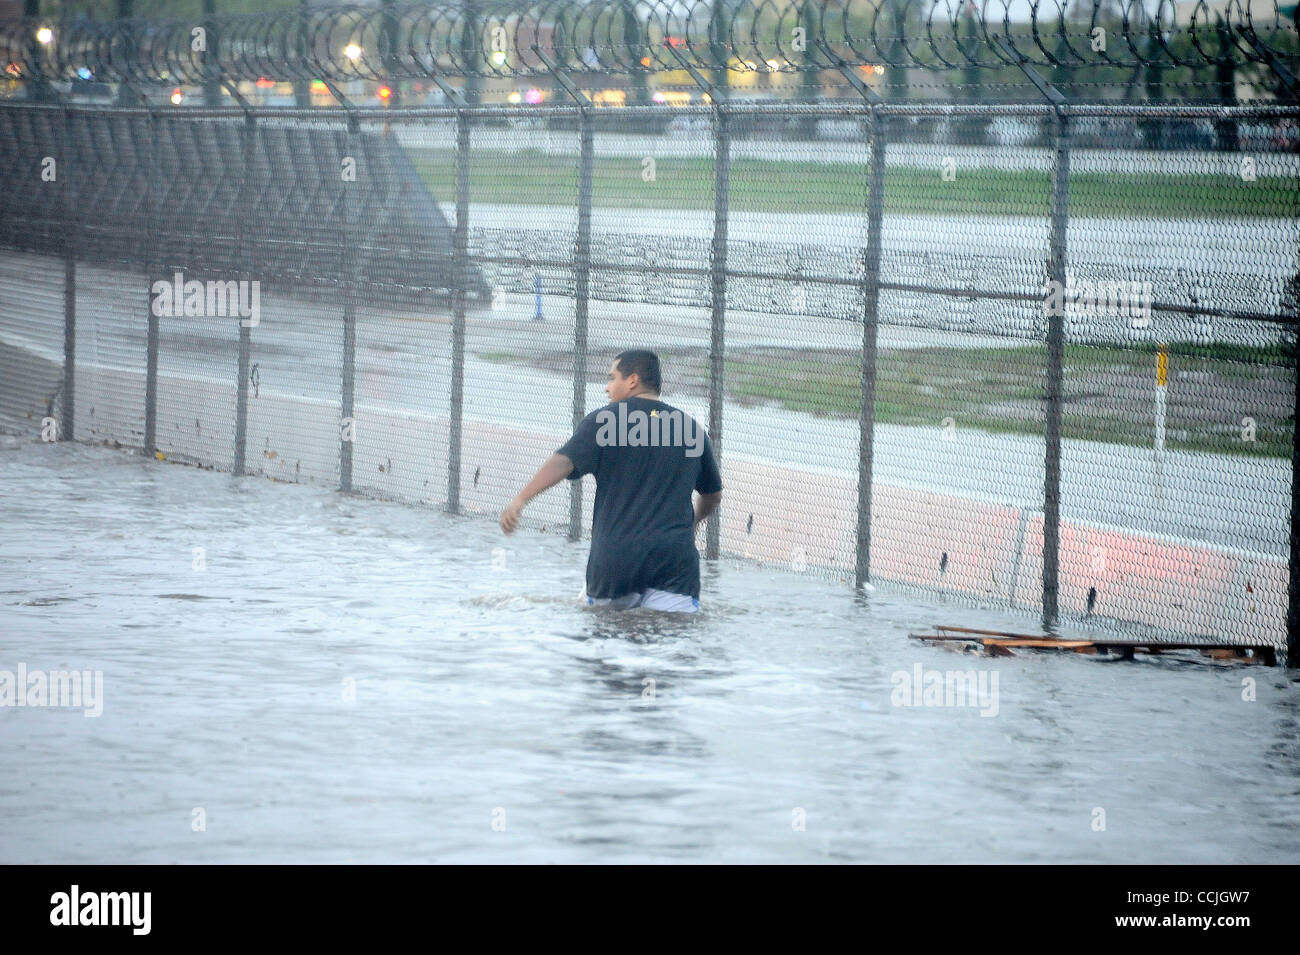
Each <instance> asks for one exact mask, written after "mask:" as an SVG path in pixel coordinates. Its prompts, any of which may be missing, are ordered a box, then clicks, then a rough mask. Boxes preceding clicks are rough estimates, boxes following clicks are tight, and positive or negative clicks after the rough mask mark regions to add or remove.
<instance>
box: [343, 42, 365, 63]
mask: <svg viewBox="0 0 1300 955" xmlns="http://www.w3.org/2000/svg"><path fill="white" fill-rule="evenodd" d="M343 55H344V56H346V57H347V58H348V59H349V60H352V61H353V62H354V63H355V62H356V61H357V60H359V59H361V47H359V46H357V45H356V44H355V43H349V44H348V45H347V46H345V47H344V48H343Z"/></svg>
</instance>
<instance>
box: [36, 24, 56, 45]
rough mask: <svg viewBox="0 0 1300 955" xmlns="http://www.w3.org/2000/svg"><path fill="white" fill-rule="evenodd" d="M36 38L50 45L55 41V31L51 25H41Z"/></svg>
mask: <svg viewBox="0 0 1300 955" xmlns="http://www.w3.org/2000/svg"><path fill="white" fill-rule="evenodd" d="M36 39H37V40H39V41H40V42H41V43H44V44H45V45H46V46H49V45H50V43H52V42H53V41H54V31H53V30H51V29H50V28H49V27H41V28H40V29H39V30H37V31H36Z"/></svg>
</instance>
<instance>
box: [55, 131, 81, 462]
mask: <svg viewBox="0 0 1300 955" xmlns="http://www.w3.org/2000/svg"><path fill="white" fill-rule="evenodd" d="M72 124H73V120H72V113H71V112H68V111H66V110H65V111H64V113H63V155H62V157H60V160H61V162H62V163H63V191H62V195H63V200H64V205H63V208H64V223H63V224H64V230H65V231H64V238H63V242H64V246H63V389H62V390H63V404H62V420H61V421H60V422H59V425H58V428H59V431H58V437H59V440H61V441H71V440H73V431H72V429H73V427H74V426H75V424H76V398H77V258H76V240H77V238H76V218H77V208H78V206H77V200H76V196H74V195H72V189H73V180H72V177H71V175H70V174H71V173H72V171H73V169H74V168H75V167H76V163H74V162H73V161H72V142H73V136H72Z"/></svg>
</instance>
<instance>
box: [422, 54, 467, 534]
mask: <svg viewBox="0 0 1300 955" xmlns="http://www.w3.org/2000/svg"><path fill="white" fill-rule="evenodd" d="M430 77H431V79H432V80H433V81H434V82H435V83H437V84H438V88H439V89H441V90H442V92H443V94H444V95H445V96H446V97H447V99H448V100H450V101H451V102H452V103H453V104H454V105H455V106H456V229H455V231H454V232H452V237H451V251H452V277H451V284H452V290H451V407H450V408H449V409H448V418H447V512H448V513H449V514H459V513H460V469H461V442H462V440H463V439H462V428H463V425H464V417H465V300H466V298H467V296H468V294H469V157H470V130H471V127H470V116H469V114H468V113H467V112H466V111H465V107H466V106H467V105H468V103H467V102H466V100H465V97H463V96H462V95H461V94H460V93H459V92H457V91H456V90H455V89H453V88H452V87H451V86H450V85H449V84H448V83H447V82H446V81H445V80H444V79H443V78H442V77H441V76H440V75H439V74H438V72H437V71H436V70H433V71H431V74H430Z"/></svg>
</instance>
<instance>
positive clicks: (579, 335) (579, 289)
mask: <svg viewBox="0 0 1300 955" xmlns="http://www.w3.org/2000/svg"><path fill="white" fill-rule="evenodd" d="M578 108H579V114H578V137H579V155H578V235H577V240H576V242H575V246H574V250H573V255H574V259H575V260H576V261H575V263H574V264H575V266H576V268H575V270H574V296H575V298H576V301H575V302H574V310H573V430H574V431H577V430H578V425H580V424H582V419H583V417H584V416H585V415H586V412H587V305H588V295H589V294H590V288H591V285H590V282H591V175H592V151H593V145H592V134H591V110H590V109H588V108H587V106H586V105H582V104H580V105H579V107H578ZM581 538H582V482H581V481H570V482H569V540H571V541H576V540H580V539H581Z"/></svg>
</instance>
